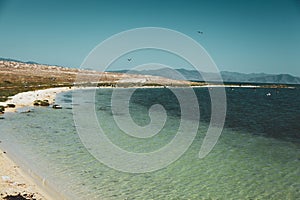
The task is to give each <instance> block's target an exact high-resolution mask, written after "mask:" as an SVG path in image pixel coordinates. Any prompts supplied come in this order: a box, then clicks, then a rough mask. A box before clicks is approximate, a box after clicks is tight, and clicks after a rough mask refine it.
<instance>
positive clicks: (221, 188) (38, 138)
mask: <svg viewBox="0 0 300 200" xmlns="http://www.w3.org/2000/svg"><path fill="white" fill-rule="evenodd" d="M214 89H216V88H193V89H192V90H193V91H194V93H195V95H196V97H197V100H198V101H197V102H198V105H196V106H199V108H200V114H199V116H200V118H199V120H198V121H195V120H194V119H185V120H186V121H187V123H190V124H191V125H194V124H197V129H196V133H195V137H194V138H193V140H192V142H191V144H190V146H188V147H187V148H186V151H184V152H183V153H182V155H180V156H179V157H178V158H177V159H175V160H174V161H172V162H170V163H169V164H167V165H166V166H164V167H161V168H159V169H156V170H149V171H144V172H141V171H136V172H135V171H134V167H133V171H128V170H127V171H126V170H120V169H119V168H117V167H113V165H109V164H108V163H107V162H106V161H103V160H101V158H100V159H99V157H97V156H95V155H94V154H93V153H91V149H90V147H89V146H87V145H86V144H85V143H84V142H83V141H82V136H83V135H84V134H85V133H86V134H87V136H88V134H89V129H88V128H87V129H86V130H85V131H86V132H82V131H81V133H79V131H78V130H79V128H80V127H78V126H80V124H78V123H76V120H74V109H75V108H78V107H81V106H91V107H92V108H93V109H92V110H93V112H91V113H90V115H89V116H91V117H92V118H95V119H96V120H97V121H98V125H99V127H101V129H102V130H103V132H104V133H105V135H106V137H107V138H108V139H109V140H110V141H111V143H113V145H115V146H117V147H118V148H120V149H123V150H124V151H126V152H135V153H146V154H147V152H156V151H158V150H159V149H161V148H163V147H164V146H165V145H167V144H169V143H171V142H172V141H173V139H174V138H175V137H176V134H177V131H178V129H179V127H180V123H181V122H182V121H181V120H182V119H181V117H182V116H181V115H182V110H181V108H180V103H179V101H178V99H177V98H176V95H174V93H173V91H172V90H171V89H170V88H137V89H135V90H134V91H133V92H132V95H131V97H130V99H129V101H128V105H129V106H128V109H129V113H130V118H131V120H132V121H133V122H134V123H135V124H136V125H137V126H141V127H143V126H147V124H151V123H152V121H155V120H153V119H152V118H151V117H153V116H156V115H153V116H151V115H150V114H149V109H151V108H152V106H153V105H160V106H161V107H158V108H162V107H163V108H164V109H163V110H164V111H163V112H162V114H161V115H160V114H159V116H164V117H165V118H164V119H165V122H164V124H163V126H162V127H161V128H160V130H159V131H158V133H157V134H155V135H154V136H151V137H136V136H132V135H128V134H127V133H125V131H124V130H122V129H121V128H120V127H119V125H118V124H117V123H116V115H119V116H121V115H122V114H120V113H118V112H116V111H114V110H113V107H112V106H113V104H112V96H113V92H114V90H115V89H114V88H100V89H97V90H95V89H91V90H88V89H85V90H77V91H76V92H77V94H78V93H80V94H82V98H84V97H87V96H91V94H92V96H94V98H93V99H92V100H88V99H84V100H82V101H79V102H82V104H84V105H81V104H80V103H78V102H77V103H75V102H74V99H73V95H74V92H73V91H69V92H65V93H60V94H59V95H57V98H56V103H58V104H60V105H62V107H63V108H62V109H57V110H55V109H52V108H51V107H46V108H45V107H30V108H28V109H30V110H31V112H18V113H7V114H5V119H2V120H0V130H1V131H0V140H1V143H0V148H1V149H2V150H5V151H6V152H7V154H8V155H9V156H11V157H12V158H13V159H14V160H15V161H17V163H18V164H19V165H20V166H21V167H22V168H23V169H24V170H25V171H26V172H28V173H29V174H30V175H31V176H33V177H34V178H35V179H36V180H37V181H39V183H40V185H41V186H43V187H48V188H51V191H55V193H53V194H54V195H56V199H72V200H73V199H75V200H77V199H78V200H86V199H89V200H90V199H112V200H114V199H117V200H119V199H120V200H122V199H123V200H125V199H130V200H131V199H146V200H149V199H168V200H169V199H197V200H198V199H268V200H269V199H274V200H275V199H277V200H282V199H300V87H299V86H296V87H293V88H277V89H276V88H242V87H236V88H233V87H227V88H225V91H226V99H225V100H226V108H227V109H226V116H225V124H224V127H223V129H222V132H221V135H220V137H219V138H218V140H217V142H216V144H215V146H214V147H213V148H212V150H211V151H210V153H209V154H208V155H206V156H205V157H204V158H199V150H200V148H201V145H202V144H203V142H204V137H205V136H206V134H207V130H208V128H209V126H210V121H211V110H212V109H211V107H212V105H211V104H212V103H211V102H212V101H211V96H210V90H214ZM118 90H121V91H126V90H130V89H126V88H124V89H118ZM220 101H224V99H220ZM193 106H195V105H193ZM158 110H159V109H158ZM23 111H24V110H23ZM153 112H159V111H153ZM78 114H79V115H80V114H81V113H78V112H77V115H78ZM156 114H157V113H156ZM121 117H122V116H121ZM126 117H128V116H126ZM121 119H122V118H121ZM189 120H190V121H189ZM89 121H90V120H89V119H87V120H86V123H89ZM154 128H155V127H154ZM136 134H139V133H136ZM141 134H142V133H141ZM184 134H187V133H184ZM83 137H84V136H83ZM96 137H97V135H96ZM99 137H100V139H101V136H100V135H99ZM90 139H91V140H93V139H95V141H97V140H96V138H90ZM178 148H179V147H178ZM100 153H101V152H100ZM103 153H105V152H103ZM107 153H111V154H110V156H111V160H113V161H117V162H118V160H116V159H115V157H114V154H113V153H112V152H107ZM174 153H176V151H175V150H174ZM171 154H172V152H171ZM168 156H169V154H166V157H165V158H164V157H162V158H161V159H162V162H164V160H165V159H166V160H167V159H168ZM132 159H134V157H133V158H132ZM149 159H152V158H151V156H150V157H149ZM125 161H126V160H125ZM120 162H124V160H122V159H120ZM138 164H139V163H138ZM121 167H122V166H121ZM127 167H128V166H127Z"/></svg>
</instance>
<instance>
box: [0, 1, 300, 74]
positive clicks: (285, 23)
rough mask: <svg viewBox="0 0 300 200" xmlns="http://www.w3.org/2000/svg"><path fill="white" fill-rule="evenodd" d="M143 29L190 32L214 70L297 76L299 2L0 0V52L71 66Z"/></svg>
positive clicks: (15, 57) (189, 34)
mask: <svg viewBox="0 0 300 200" xmlns="http://www.w3.org/2000/svg"><path fill="white" fill-rule="evenodd" d="M149 26H150V27H153V26H154V27H164V28H170V29H174V30H177V31H180V32H182V33H184V34H186V35H188V36H190V37H191V38H193V39H194V40H196V41H198V42H199V43H200V44H201V45H202V46H203V47H204V48H205V49H206V50H207V51H208V52H209V54H210V55H211V56H212V58H213V59H214V61H215V62H216V64H217V66H218V67H219V69H220V70H227V71H236V72H246V73H250V72H266V73H276V74H277V73H289V74H293V75H297V76H300V1H299V0H251V1H249V0H224V1H221V0H210V1H201V0H195V1H194V0H182V1H176V0H127V1H124V0H118V1H117V0H105V1H101V0H99V1H89V0H87V1H75V0H72V1H63V0H49V1H46V0H45V1H40V0H26V1H22V0H9V1H5V0H0V57H4V58H14V59H19V60H23V61H28V60H31V61H36V62H39V63H47V64H57V65H62V66H67V67H77V66H79V65H80V64H81V63H82V61H83V59H84V58H85V57H86V56H87V54H88V53H89V52H90V51H91V50H92V49H93V48H94V47H95V46H96V45H97V44H99V43H100V42H101V41H103V40H105V39H106V38H108V37H110V36H111V35H113V34H116V33H119V32H121V31H125V30H128V29H132V28H138V27H149ZM198 30H201V31H203V32H204V33H203V34H202V35H201V34H198V33H197V31H198Z"/></svg>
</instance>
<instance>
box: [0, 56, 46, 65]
mask: <svg viewBox="0 0 300 200" xmlns="http://www.w3.org/2000/svg"><path fill="white" fill-rule="evenodd" d="M0 60H3V61H12V62H22V63H27V64H37V65H38V64H41V63H37V62H33V61H26V62H24V61H20V60H16V59H12V58H0Z"/></svg>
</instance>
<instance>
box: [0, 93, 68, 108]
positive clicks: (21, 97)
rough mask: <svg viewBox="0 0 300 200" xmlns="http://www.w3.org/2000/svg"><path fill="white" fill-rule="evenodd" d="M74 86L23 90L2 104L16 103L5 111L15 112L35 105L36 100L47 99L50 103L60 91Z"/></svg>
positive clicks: (0, 103) (1, 103)
mask: <svg viewBox="0 0 300 200" xmlns="http://www.w3.org/2000/svg"><path fill="white" fill-rule="evenodd" d="M72 89H73V88H69V87H59V88H50V89H45V90H36V91H29V92H22V93H19V94H16V95H15V96H12V97H10V98H9V100H7V101H6V102H0V105H3V106H6V105H7V104H14V105H16V107H15V108H6V109H5V112H15V111H16V110H17V109H18V108H22V107H27V106H33V102H34V101H35V100H45V99H47V100H48V101H49V103H50V104H52V103H53V102H54V100H55V97H56V95H57V94H58V93H60V92H65V91H69V90H72Z"/></svg>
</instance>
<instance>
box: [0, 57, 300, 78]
mask: <svg viewBox="0 0 300 200" xmlns="http://www.w3.org/2000/svg"><path fill="white" fill-rule="evenodd" d="M0 60H4V61H13V62H22V63H27V64H39V63H36V62H33V61H27V62H23V61H19V60H15V59H10V58H0ZM111 72H117V73H130V74H141V75H153V76H161V77H165V78H169V79H175V80H183V79H186V80H190V81H199V82H201V81H204V79H203V77H202V76H201V75H200V74H199V72H198V71H196V70H187V69H176V70H171V69H169V68H161V69H153V70H141V71H140V70H139V71H137V70H130V71H129V70H115V71H111ZM201 74H202V75H204V76H205V77H207V78H208V79H209V80H210V82H215V81H216V80H218V79H217V76H216V74H215V73H210V72H201ZM221 76H222V78H223V82H227V83H268V84H300V77H296V76H292V75H290V74H266V73H250V74H245V73H238V72H228V71H221Z"/></svg>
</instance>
